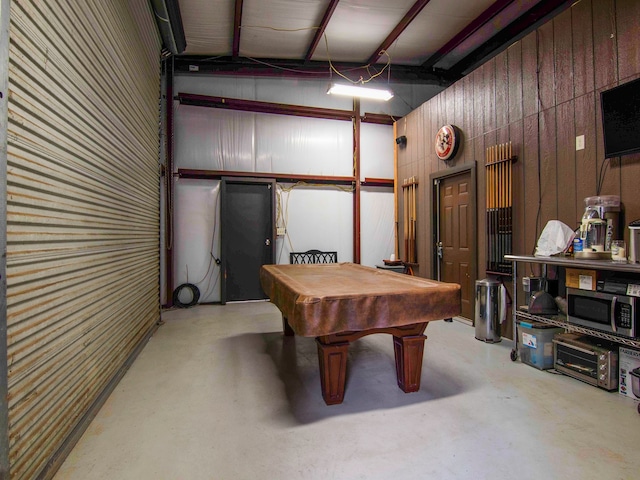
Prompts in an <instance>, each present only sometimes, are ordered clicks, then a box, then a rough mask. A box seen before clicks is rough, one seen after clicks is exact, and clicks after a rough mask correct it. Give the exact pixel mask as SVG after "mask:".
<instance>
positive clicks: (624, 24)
mask: <svg viewBox="0 0 640 480" xmlns="http://www.w3.org/2000/svg"><path fill="white" fill-rule="evenodd" d="M616 12H617V15H616V22H617V25H618V72H619V79H620V80H623V79H626V78H629V77H631V76H633V75H635V74H636V73H638V72H639V71H640V42H638V37H639V36H640V2H639V1H638V0H617V4H616Z"/></svg>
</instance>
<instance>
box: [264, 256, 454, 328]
mask: <svg viewBox="0 0 640 480" xmlns="http://www.w3.org/2000/svg"><path fill="white" fill-rule="evenodd" d="M260 283H261V285H262V288H263V289H264V291H265V293H266V294H267V295H268V296H269V298H270V299H271V302H272V303H274V304H275V305H276V306H277V307H278V308H279V309H280V311H281V312H282V314H283V316H284V317H285V318H286V319H287V320H288V322H289V325H290V326H291V328H292V329H293V331H294V332H295V333H296V334H298V335H301V336H303V337H317V336H321V335H330V334H332V333H340V332H348V331H362V330H370V329H373V328H385V327H397V326H402V325H410V324H414V323H421V322H428V321H430V320H440V319H443V318H451V317H454V316H456V315H459V314H460V310H461V306H460V285H458V284H457V283H443V282H438V281H435V280H428V279H425V278H420V277H414V276H410V275H403V274H400V273H394V272H388V271H385V270H380V269H376V268H371V267H365V266H363V265H358V264H355V263H330V264H311V265H263V266H262V268H261V269H260Z"/></svg>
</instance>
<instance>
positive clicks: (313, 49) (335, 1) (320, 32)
mask: <svg viewBox="0 0 640 480" xmlns="http://www.w3.org/2000/svg"><path fill="white" fill-rule="evenodd" d="M339 1H340V0H331V2H330V3H329V6H328V7H327V10H326V11H325V12H324V17H322V21H321V22H320V26H319V27H318V30H316V34H315V36H314V37H313V41H312V42H311V45H310V46H309V50H307V54H306V55H305V56H304V59H305V60H306V61H309V60H311V58H312V57H313V54H314V53H315V52H316V48H318V43H320V39H321V38H322V36H323V35H324V31H325V30H326V29H327V25H329V20H331V17H332V16H333V12H334V11H335V10H336V7H337V6H338V2H339Z"/></svg>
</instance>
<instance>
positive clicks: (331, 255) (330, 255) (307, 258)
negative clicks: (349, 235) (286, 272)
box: [289, 250, 338, 264]
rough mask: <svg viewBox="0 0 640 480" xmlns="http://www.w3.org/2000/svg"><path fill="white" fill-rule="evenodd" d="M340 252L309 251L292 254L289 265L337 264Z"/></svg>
mask: <svg viewBox="0 0 640 480" xmlns="http://www.w3.org/2000/svg"><path fill="white" fill-rule="evenodd" d="M337 262H338V252H321V251H320V250H307V251H306V252H290V253H289V263H291V264H294V263H337Z"/></svg>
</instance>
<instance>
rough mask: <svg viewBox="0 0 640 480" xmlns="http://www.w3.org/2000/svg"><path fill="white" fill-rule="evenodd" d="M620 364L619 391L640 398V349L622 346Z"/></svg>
mask: <svg viewBox="0 0 640 480" xmlns="http://www.w3.org/2000/svg"><path fill="white" fill-rule="evenodd" d="M619 364H620V373H619V377H620V385H619V387H618V393H619V394H620V395H624V396H625V397H629V398H633V399H634V400H640V350H636V349H634V348H628V347H622V346H621V347H620V359H619Z"/></svg>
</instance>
